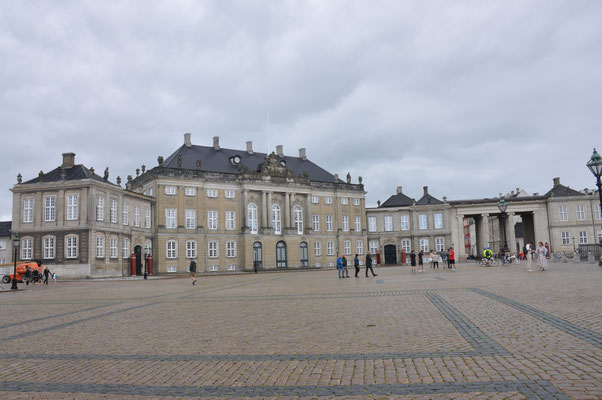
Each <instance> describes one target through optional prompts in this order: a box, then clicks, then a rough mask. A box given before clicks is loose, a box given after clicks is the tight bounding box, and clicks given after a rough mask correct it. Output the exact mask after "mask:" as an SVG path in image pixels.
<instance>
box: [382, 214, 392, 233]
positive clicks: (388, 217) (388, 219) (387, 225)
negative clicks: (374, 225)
mask: <svg viewBox="0 0 602 400" xmlns="http://www.w3.org/2000/svg"><path fill="white" fill-rule="evenodd" d="M384 222H385V232H393V216H392V215H385V217H384Z"/></svg>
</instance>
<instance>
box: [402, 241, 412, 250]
mask: <svg viewBox="0 0 602 400" xmlns="http://www.w3.org/2000/svg"><path fill="white" fill-rule="evenodd" d="M401 248H402V249H404V250H405V252H406V253H409V252H410V251H411V248H412V242H411V241H410V239H401Z"/></svg>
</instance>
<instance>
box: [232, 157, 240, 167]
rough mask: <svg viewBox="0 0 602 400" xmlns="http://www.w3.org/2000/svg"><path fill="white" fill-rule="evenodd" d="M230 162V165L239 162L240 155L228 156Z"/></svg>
mask: <svg viewBox="0 0 602 400" xmlns="http://www.w3.org/2000/svg"><path fill="white" fill-rule="evenodd" d="M230 162H231V163H232V165H238V164H240V156H233V157H230Z"/></svg>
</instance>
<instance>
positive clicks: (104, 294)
mask: <svg viewBox="0 0 602 400" xmlns="http://www.w3.org/2000/svg"><path fill="white" fill-rule="evenodd" d="M601 273H602V271H601V269H600V268H599V267H597V266H596V265H590V264H570V263H569V264H553V265H551V266H550V270H549V271H546V272H541V273H533V272H531V273H529V272H527V271H526V268H521V267H520V266H518V267H499V268H487V269H484V268H477V267H475V266H474V265H470V264H461V265H459V269H458V271H456V272H451V271H444V270H438V271H437V270H429V269H427V271H426V272H425V273H424V274H412V273H411V272H410V271H409V269H408V268H406V267H390V268H379V271H378V274H379V277H378V280H374V279H372V278H368V279H366V278H363V277H362V278H358V279H355V278H350V279H338V278H337V277H336V271H333V270H328V271H308V272H286V273H264V274H258V275H255V274H252V275H236V276H219V277H203V278H201V279H200V280H199V285H197V286H192V285H191V284H190V280H188V279H184V278H182V279H157V280H149V281H146V282H145V281H102V282H101V281H77V282H59V283H57V284H56V285H48V286H29V287H27V290H25V291H20V292H17V293H0V307H1V308H2V321H0V338H1V339H2V343H3V345H2V349H0V398H7V399H29V398H32V399H64V398H74V399H99V398H102V399H113V398H115V399H117V398H134V399H158V398H165V399H167V398H170V399H173V398H205V399H219V398H246V399H263V398H270V399H276V398H277V399H296V398H308V399H309V398H312V399H314V398H319V399H321V400H326V399H348V398H349V399H357V400H360V399H374V398H378V399H446V398H456V399H572V398H574V399H599V398H602V389H601V387H602V372H601V371H602V350H601V346H600V344H601V343H602V341H601V338H602V331H601V327H602V311H601V310H602V307H601V306H602V296H601V295H600V289H601V288H602V287H601V283H600V282H602V280H601V279H600V278H601V275H600V274H601ZM2 289H8V285H6V286H2ZM550 299H554V301H550Z"/></svg>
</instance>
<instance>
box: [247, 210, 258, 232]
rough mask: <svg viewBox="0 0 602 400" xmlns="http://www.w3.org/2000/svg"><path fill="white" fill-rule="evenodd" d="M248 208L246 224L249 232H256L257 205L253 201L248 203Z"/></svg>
mask: <svg viewBox="0 0 602 400" xmlns="http://www.w3.org/2000/svg"><path fill="white" fill-rule="evenodd" d="M247 210H248V217H249V218H248V219H249V221H248V225H249V229H250V230H251V233H257V206H256V205H255V204H253V203H251V204H249V206H248V207H247Z"/></svg>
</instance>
